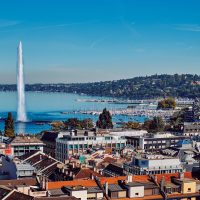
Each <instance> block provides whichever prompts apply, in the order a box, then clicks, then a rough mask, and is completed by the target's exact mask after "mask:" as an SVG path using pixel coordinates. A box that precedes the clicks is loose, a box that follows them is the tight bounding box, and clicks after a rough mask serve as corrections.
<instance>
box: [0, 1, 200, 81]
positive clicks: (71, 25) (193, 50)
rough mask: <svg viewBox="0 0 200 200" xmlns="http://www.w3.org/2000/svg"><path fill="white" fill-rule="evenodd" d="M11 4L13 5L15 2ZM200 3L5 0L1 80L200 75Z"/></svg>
mask: <svg viewBox="0 0 200 200" xmlns="http://www.w3.org/2000/svg"><path fill="white" fill-rule="evenodd" d="M11 2H12V3H11ZM199 9H200V1H199V0H165V1H164V0H84V1H83V0H34V1H33V0H30V1H27V0H26V1H25V0H20V1H18V0H13V1H3V0H0V83H15V81H16V59H17V52H16V50H17V49H16V48H17V45H18V42H19V41H20V40H22V43H23V50H24V64H25V75H26V77H25V80H26V83H38V82H43V83H50V82H54V83H55V82H65V83H68V82H92V81H100V80H114V79H122V78H130V77H134V76H138V75H151V74H155V73H158V74H161V73H168V74H173V73H192V74H194V73H197V74H200V73H199V72H200V12H199Z"/></svg>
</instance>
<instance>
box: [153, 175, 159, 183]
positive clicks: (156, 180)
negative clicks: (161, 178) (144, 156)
mask: <svg viewBox="0 0 200 200" xmlns="http://www.w3.org/2000/svg"><path fill="white" fill-rule="evenodd" d="M154 181H155V182H156V183H157V182H158V177H157V176H156V175H155V176H154Z"/></svg>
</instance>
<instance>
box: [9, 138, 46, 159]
mask: <svg viewBox="0 0 200 200" xmlns="http://www.w3.org/2000/svg"><path fill="white" fill-rule="evenodd" d="M10 146H11V155H13V156H22V155H24V154H27V153H30V152H32V151H41V152H43V146H44V143H43V142H42V141H41V140H39V139H38V138H36V137H35V136H25V135H18V136H16V137H15V138H14V139H13V140H12V142H11V143H10Z"/></svg>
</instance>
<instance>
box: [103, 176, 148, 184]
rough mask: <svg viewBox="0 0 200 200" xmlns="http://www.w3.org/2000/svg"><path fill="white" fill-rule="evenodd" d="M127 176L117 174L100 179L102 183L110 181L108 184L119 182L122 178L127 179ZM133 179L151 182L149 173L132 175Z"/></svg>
mask: <svg viewBox="0 0 200 200" xmlns="http://www.w3.org/2000/svg"><path fill="white" fill-rule="evenodd" d="M126 179H127V177H126V176H117V177H102V178H100V181H101V183H102V184H105V183H106V182H108V184H117V182H118V181H120V180H122V181H123V180H126ZM132 181H136V182H149V181H150V179H149V176H148V175H135V176H132Z"/></svg>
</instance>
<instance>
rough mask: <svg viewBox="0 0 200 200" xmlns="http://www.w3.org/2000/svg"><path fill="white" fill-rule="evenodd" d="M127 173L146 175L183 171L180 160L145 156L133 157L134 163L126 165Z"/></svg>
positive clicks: (160, 156) (159, 156)
mask: <svg viewBox="0 0 200 200" xmlns="http://www.w3.org/2000/svg"><path fill="white" fill-rule="evenodd" d="M124 170H125V171H126V172H127V173H132V174H138V175H144V174H169V173H177V172H182V171H183V166H182V164H181V162H180V159H179V158H173V157H169V156H163V155H153V154H152V155H148V154H146V155H144V156H136V157H133V160H132V162H130V163H124Z"/></svg>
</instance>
